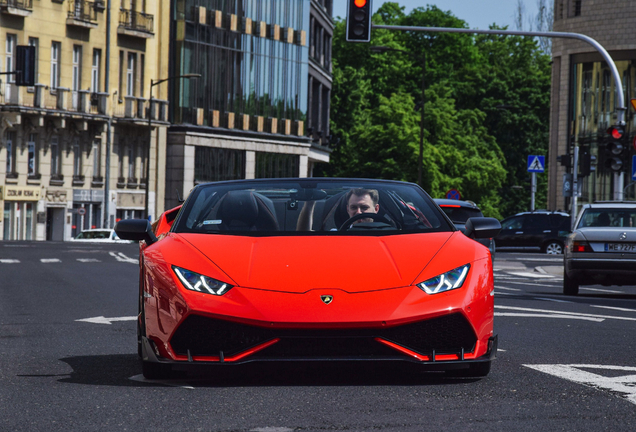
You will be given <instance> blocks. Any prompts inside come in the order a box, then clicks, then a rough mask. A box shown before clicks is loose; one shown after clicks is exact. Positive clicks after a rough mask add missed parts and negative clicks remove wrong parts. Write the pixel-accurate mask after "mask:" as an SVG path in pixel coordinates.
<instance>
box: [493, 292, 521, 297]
mask: <svg viewBox="0 0 636 432" xmlns="http://www.w3.org/2000/svg"><path fill="white" fill-rule="evenodd" d="M495 295H498V296H501V295H503V296H507V295H512V296H513V295H519V294H513V293H507V292H499V291H495Z"/></svg>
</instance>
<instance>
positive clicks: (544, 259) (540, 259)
mask: <svg viewBox="0 0 636 432" xmlns="http://www.w3.org/2000/svg"><path fill="white" fill-rule="evenodd" d="M515 259H516V260H517V261H545V262H558V263H561V264H563V257H561V258H515Z"/></svg>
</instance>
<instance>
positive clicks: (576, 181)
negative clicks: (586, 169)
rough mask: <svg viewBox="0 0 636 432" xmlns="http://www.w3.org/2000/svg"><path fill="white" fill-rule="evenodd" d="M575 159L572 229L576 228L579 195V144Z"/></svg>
mask: <svg viewBox="0 0 636 432" xmlns="http://www.w3.org/2000/svg"><path fill="white" fill-rule="evenodd" d="M573 159H574V160H573V161H572V209H571V210H570V218H571V222H572V230H574V222H575V221H576V206H577V198H578V196H579V146H578V145H577V144H574V158H573Z"/></svg>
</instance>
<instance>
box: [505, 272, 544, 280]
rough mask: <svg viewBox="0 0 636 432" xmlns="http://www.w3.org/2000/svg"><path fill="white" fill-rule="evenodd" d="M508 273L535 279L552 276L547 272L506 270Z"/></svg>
mask: <svg viewBox="0 0 636 432" xmlns="http://www.w3.org/2000/svg"><path fill="white" fill-rule="evenodd" d="M508 274H511V275H515V276H521V277H528V278H535V279H543V278H548V279H552V278H553V277H554V276H552V275H549V274H542V273H532V272H508Z"/></svg>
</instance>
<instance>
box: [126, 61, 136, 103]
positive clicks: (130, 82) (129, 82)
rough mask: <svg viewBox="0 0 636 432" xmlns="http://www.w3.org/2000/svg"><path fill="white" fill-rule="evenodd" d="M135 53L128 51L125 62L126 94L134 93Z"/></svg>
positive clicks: (132, 94)
mask: <svg viewBox="0 0 636 432" xmlns="http://www.w3.org/2000/svg"><path fill="white" fill-rule="evenodd" d="M136 62H137V55H136V54H134V53H128V62H126V96H134V95H135V63H136Z"/></svg>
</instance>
